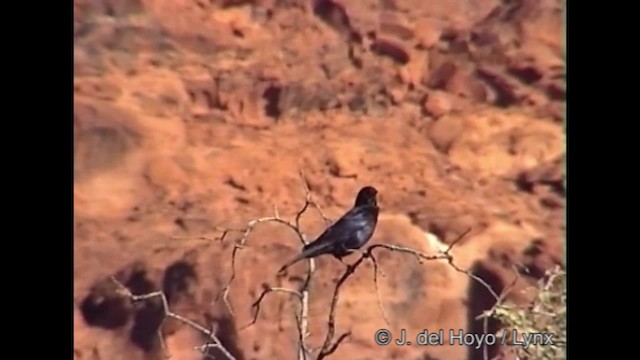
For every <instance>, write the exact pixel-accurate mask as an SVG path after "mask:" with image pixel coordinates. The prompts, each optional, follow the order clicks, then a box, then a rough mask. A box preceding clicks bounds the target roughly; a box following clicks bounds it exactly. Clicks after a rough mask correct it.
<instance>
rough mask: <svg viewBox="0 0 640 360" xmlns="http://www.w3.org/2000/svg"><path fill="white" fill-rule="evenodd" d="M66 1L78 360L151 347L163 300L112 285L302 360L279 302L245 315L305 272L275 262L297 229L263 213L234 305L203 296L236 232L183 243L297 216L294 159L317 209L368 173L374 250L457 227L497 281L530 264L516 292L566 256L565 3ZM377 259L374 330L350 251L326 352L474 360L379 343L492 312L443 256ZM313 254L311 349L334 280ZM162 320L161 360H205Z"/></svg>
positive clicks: (365, 280) (252, 346)
mask: <svg viewBox="0 0 640 360" xmlns="http://www.w3.org/2000/svg"><path fill="white" fill-rule="evenodd" d="M74 10H75V11H74V14H75V16H74V32H75V49H74V50H75V51H74V60H75V65H74V68H75V80H74V89H75V99H74V110H75V111H74V138H75V159H74V160H75V168H74V174H75V191H74V200H75V201H74V203H75V224H74V225H75V245H74V252H75V259H74V260H75V261H74V271H75V282H74V299H75V313H74V317H75V319H74V320H75V323H74V329H75V339H74V348H75V359H92V360H93V359H103V360H107V359H109V360H114V359H116V360H117V359H127V360H135V359H161V358H162V357H163V354H162V350H161V347H160V343H159V342H158V338H157V336H155V328H156V327H157V324H158V323H159V321H160V320H161V317H160V315H161V307H160V304H159V303H157V302H149V303H145V304H136V305H135V306H132V305H131V304H130V303H128V302H126V301H122V299H121V298H120V297H118V296H117V295H116V289H115V287H114V285H113V283H111V282H110V281H108V278H109V277H110V276H116V277H117V278H118V279H120V280H122V281H123V282H124V283H125V284H126V285H127V286H128V287H129V288H130V289H132V291H134V292H135V293H139V294H142V293H146V292H150V291H156V290H163V291H165V293H166V294H167V295H168V298H169V301H170V304H171V307H172V310H173V311H175V312H176V313H179V314H181V315H184V316H186V317H188V318H190V319H193V320H194V321H197V322H199V323H201V324H205V325H207V326H208V325H210V324H212V323H213V324H216V328H217V333H218V335H219V337H220V338H221V340H222V341H223V343H224V344H225V346H226V347H227V348H228V349H229V350H230V351H231V352H232V353H233V354H234V355H235V356H236V357H237V358H238V359H293V358H296V357H297V349H296V342H297V332H296V327H295V322H294V320H295V319H294V317H293V309H294V306H295V304H296V303H295V301H294V299H292V298H290V297H288V296H287V295H285V294H272V295H271V296H269V297H268V298H267V299H266V300H265V301H264V302H263V303H262V309H261V313H260V317H259V319H258V321H257V323H256V324H255V325H253V326H251V327H247V328H243V327H244V325H246V324H247V323H248V322H249V321H250V320H251V318H252V312H251V304H252V303H253V301H254V300H255V299H256V297H257V296H258V295H259V293H260V292H261V289H262V286H263V284H265V283H267V284H269V285H272V286H286V285H291V286H296V284H298V282H297V280H296V276H302V275H303V274H304V271H305V269H306V264H305V263H304V262H301V263H299V264H296V265H295V266H293V267H292V268H291V269H289V270H288V275H287V276H286V277H285V278H282V279H278V278H277V277H276V275H275V274H276V271H277V269H278V268H279V267H280V266H281V265H282V263H283V261H284V260H285V259H287V258H288V257H290V256H292V255H293V254H294V253H295V252H296V251H299V247H300V244H299V243H298V242H297V240H296V238H295V236H294V234H292V233H291V232H290V230H289V229H287V228H284V227H282V226H279V225H277V224H264V225H260V226H258V227H257V228H256V230H255V232H253V233H252V235H251V236H250V237H249V240H248V243H247V247H245V248H244V249H242V250H241V251H240V252H239V256H238V258H237V261H236V270H237V271H236V279H235V281H234V283H233V285H232V287H231V291H230V297H229V299H230V302H231V304H232V305H233V308H234V310H235V315H232V314H230V313H229V312H228V310H227V308H226V306H225V305H224V303H223V302H222V301H216V295H217V294H218V293H219V292H220V290H221V289H222V288H223V287H224V285H225V283H226V281H227V280H228V278H229V276H231V270H230V269H231V263H230V262H231V261H230V260H231V258H230V254H231V251H232V249H233V241H234V240H237V239H238V237H239V235H238V234H235V233H233V234H231V235H230V236H229V237H226V238H225V239H224V240H223V241H213V240H205V239H198V238H197V237H201V236H204V237H206V238H209V239H213V238H215V237H217V236H219V235H220V232H219V231H216V226H222V227H230V228H242V227H243V226H244V225H246V223H247V222H248V221H250V220H251V219H254V218H259V217H264V216H270V215H273V211H274V206H277V208H278V211H279V213H280V214H283V216H284V215H287V216H288V215H290V214H295V212H296V211H297V210H298V209H299V208H300V206H301V205H302V204H303V203H304V190H303V187H302V185H301V181H300V178H299V175H298V171H299V170H302V171H304V173H305V174H306V177H307V178H308V180H309V185H310V187H311V190H312V192H313V197H314V200H315V201H316V202H317V203H318V204H319V205H320V206H322V208H323V210H324V211H325V212H326V214H327V216H328V217H330V218H332V219H336V218H337V217H338V216H340V215H341V213H342V212H343V211H344V210H346V209H347V208H348V207H349V206H351V204H352V202H353V197H354V196H355V193H356V192H357V190H358V189H359V187H361V186H363V185H366V184H372V185H374V186H376V187H377V188H378V189H379V191H380V195H379V196H380V198H379V201H380V205H381V206H382V215H381V220H380V224H379V227H378V230H377V231H376V234H375V236H374V238H373V240H372V242H380V243H390V244H397V245H401V246H407V247H412V248H415V249H417V250H421V251H423V252H425V253H427V254H435V253H436V252H437V251H438V250H442V249H444V248H446V246H447V244H449V243H451V242H452V241H454V240H455V239H456V238H457V237H458V236H459V235H460V234H462V233H463V232H464V231H465V230H467V229H468V228H469V227H471V228H472V231H471V233H470V234H469V235H468V236H467V237H465V238H464V240H463V241H461V242H460V243H459V244H458V245H457V246H455V247H454V248H453V250H452V254H453V256H454V259H455V262H456V264H457V265H458V266H459V267H461V268H464V269H470V270H472V271H474V273H475V274H476V275H477V276H479V277H481V278H482V279H483V280H485V281H486V282H487V283H489V284H490V285H491V286H492V287H493V289H494V290H495V291H497V292H499V291H501V290H502V289H503V288H505V287H506V286H508V284H510V283H511V282H512V281H513V277H514V273H513V270H512V267H513V265H514V264H516V263H521V264H524V265H526V266H528V267H529V269H530V271H529V273H528V274H522V275H521V277H520V279H519V280H518V282H517V285H516V287H515V289H514V291H512V292H511V295H510V296H509V297H508V299H509V300H511V301H515V302H517V303H525V302H526V301H528V300H529V299H530V296H531V294H530V293H529V292H527V291H525V290H526V289H527V286H528V285H529V284H531V283H532V282H533V281H535V279H536V278H539V277H540V276H541V275H542V274H543V273H544V271H545V270H546V269H549V268H550V267H552V266H553V265H554V264H561V263H562V262H563V247H562V244H563V239H564V235H563V234H564V224H563V208H564V203H565V194H564V187H563V168H562V163H563V157H564V153H565V141H564V134H563V131H562V124H561V121H562V117H563V111H564V110H563V109H564V99H565V85H564V71H565V70H564V66H565V59H564V50H563V47H562V45H563V38H562V7H561V2H560V1H551V0H544V1H530V0H516V1H509V2H500V1H497V0H496V1H492V0H477V1H467V0H464V1H462V0H456V1H446V2H424V1H418V0H405V1H398V0H386V1H378V0H376V1H373V0H362V1H345V0H343V1H337V0H336V1H320V0H318V1H297V0H284V1H282V0H278V1H269V0H263V1H230V0H226V1H222V0H220V1H199V0H198V1H188V0H179V1H168V2H167V1H156V0H137V1H124V0H101V1H81V0H76V1H74ZM302 225H303V229H304V231H305V232H306V233H307V234H308V236H309V237H314V236H316V235H318V234H319V233H320V232H321V231H322V228H323V226H324V223H323V221H322V219H321V218H320V217H319V216H318V215H317V213H316V212H314V211H310V212H309V213H307V214H306V215H305V216H304V218H303V221H302ZM428 233H430V234H433V235H435V236H436V237H437V238H438V239H439V240H440V241H441V242H440V241H438V240H435V237H434V236H433V235H429V236H427V234H428ZM353 259H355V257H354V258H353ZM377 259H378V262H379V265H380V268H381V271H382V273H383V274H384V276H382V275H380V276H379V279H378V282H379V291H380V298H381V300H382V301H381V302H382V307H383V309H384V312H385V314H386V315H387V317H388V319H389V321H390V324H387V323H385V320H384V317H383V316H382V311H381V309H380V306H379V304H378V300H377V296H376V291H375V288H374V285H373V266H372V264H371V263H368V262H367V263H365V264H363V265H362V266H361V267H359V268H358V270H357V272H356V273H355V274H354V275H353V276H352V277H351V278H349V280H347V282H346V283H345V285H344V287H343V288H342V291H341V297H340V301H339V304H338V308H337V313H336V324H337V332H338V333H342V332H345V331H351V334H352V335H351V336H350V337H349V338H348V339H347V340H346V341H345V342H344V343H343V344H342V345H341V346H340V347H339V349H338V350H337V351H336V352H335V353H334V354H333V358H335V359H380V358H388V359H426V358H429V359H463V358H469V359H475V358H481V354H479V353H477V352H476V351H475V350H473V349H470V348H467V347H465V346H438V347H417V346H412V347H407V346H405V347H398V346H395V345H388V346H386V347H381V346H378V345H376V344H375V342H374V338H373V336H374V333H375V331H376V330H377V329H380V328H387V329H389V330H390V331H391V332H392V333H394V334H399V331H400V329H406V331H407V334H417V333H418V332H420V331H422V330H424V329H429V330H430V331H433V330H438V329H441V328H442V329H445V333H446V334H448V330H449V329H455V330H457V329H463V330H465V331H479V329H480V328H479V327H478V326H479V325H478V322H477V321H475V320H473V319H474V318H475V316H477V315H478V314H480V313H481V312H482V311H484V310H486V309H488V308H490V307H491V306H492V305H493V301H492V298H491V296H490V295H489V294H488V292H487V291H486V290H485V289H483V288H480V287H478V285H477V284H476V283H475V282H473V281H472V280H470V278H469V277H467V276H466V275H464V274H461V273H459V272H456V271H455V270H454V269H453V268H452V267H450V266H449V265H447V263H446V262H441V261H430V262H425V263H424V264H419V263H418V261H416V259H415V257H413V256H410V255H405V254H399V253H390V252H386V251H379V252H378V253H377ZM347 261H351V260H347ZM317 263H318V270H317V272H316V275H315V278H314V281H313V283H312V286H311V304H310V316H309V321H310V335H309V344H310V346H311V347H316V346H320V345H321V344H322V341H323V340H324V336H325V332H326V319H327V315H328V309H329V305H330V300H331V299H330V293H331V292H332V290H333V286H334V283H335V280H336V279H337V278H338V277H339V276H340V274H341V272H342V271H343V270H344V266H343V265H342V264H340V263H339V262H338V261H337V260H335V259H333V258H331V257H326V258H325V257H322V258H319V259H318V262H317ZM492 326H497V325H496V324H492ZM163 331H164V335H165V339H166V340H165V342H166V347H167V350H168V351H169V353H170V354H171V356H172V359H174V360H175V359H202V358H203V356H202V354H200V353H198V352H197V351H195V350H194V347H195V346H198V345H201V344H203V343H204V341H205V340H204V339H203V338H202V337H201V336H200V335H199V334H197V333H195V332H194V331H193V330H192V329H190V328H188V327H185V326H184V325H181V324H179V323H176V322H175V321H173V320H170V321H169V320H168V321H167V322H165V324H164V327H163ZM445 341H446V342H448V338H445ZM499 350H500V349H497V348H495V349H492V350H491V351H492V353H497V352H498V351H499ZM479 356H480V357H479Z"/></svg>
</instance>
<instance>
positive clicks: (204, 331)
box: [111, 277, 236, 360]
mask: <svg viewBox="0 0 640 360" xmlns="http://www.w3.org/2000/svg"><path fill="white" fill-rule="evenodd" d="M111 280H112V281H113V282H114V283H115V284H116V285H117V286H118V287H119V288H120V294H121V295H123V296H126V297H128V298H129V299H131V301H133V302H138V301H145V300H150V299H153V298H160V300H161V301H162V309H163V312H164V318H163V322H164V319H166V318H172V319H176V320H178V321H179V322H181V323H183V324H186V325H188V326H190V327H191V328H193V329H195V330H197V331H199V332H200V333H202V334H204V335H205V336H207V337H208V338H209V339H210V340H211V341H212V343H211V344H208V345H205V346H203V347H201V348H202V349H205V350H206V348H209V347H215V348H217V349H218V350H220V352H222V353H223V354H224V355H225V356H226V357H227V359H229V360H236V358H235V357H234V356H233V355H231V353H230V352H229V351H228V350H227V349H225V348H224V346H222V343H221V342H220V339H218V337H217V336H216V335H215V332H214V331H212V330H208V329H206V328H205V327H203V326H202V325H200V324H198V323H196V322H194V321H192V320H189V319H187V318H185V317H183V316H181V315H178V314H176V313H174V312H172V311H171V310H170V308H169V303H168V301H167V297H166V296H165V294H164V293H163V292H162V291H156V292H152V293H149V294H144V295H134V294H133V293H132V292H131V290H129V289H128V288H127V287H126V286H124V285H123V284H122V283H121V282H119V281H118V280H117V279H116V278H115V277H111ZM161 328H162V324H160V327H159V328H158V332H160V331H161ZM160 336H162V335H161V334H160ZM163 342H164V340H163Z"/></svg>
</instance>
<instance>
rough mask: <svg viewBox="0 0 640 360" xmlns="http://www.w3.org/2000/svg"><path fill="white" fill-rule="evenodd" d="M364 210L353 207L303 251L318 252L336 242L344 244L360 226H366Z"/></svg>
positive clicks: (332, 245) (307, 252)
mask: <svg viewBox="0 0 640 360" xmlns="http://www.w3.org/2000/svg"><path fill="white" fill-rule="evenodd" d="M366 215H367V214H366V211H365V209H363V208H359V207H355V208H352V209H351V210H349V211H348V212H347V213H346V214H344V215H343V216H342V217H341V218H340V219H338V221H336V222H335V223H333V224H332V225H331V226H329V227H328V228H327V229H326V230H325V231H324V232H323V233H322V234H320V236H318V238H317V239H316V240H315V241H313V242H312V243H310V244H308V245H307V246H305V247H304V249H303V253H305V254H309V253H318V252H322V250H325V249H330V248H332V247H334V246H335V245H336V244H345V243H346V242H347V241H348V240H349V239H350V238H351V237H353V235H354V234H355V233H356V232H358V231H359V230H360V229H361V228H363V227H365V226H367V216H366Z"/></svg>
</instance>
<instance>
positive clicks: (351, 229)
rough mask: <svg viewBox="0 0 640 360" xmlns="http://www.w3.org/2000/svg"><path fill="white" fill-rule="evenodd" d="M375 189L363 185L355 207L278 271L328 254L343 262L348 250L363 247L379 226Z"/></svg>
mask: <svg viewBox="0 0 640 360" xmlns="http://www.w3.org/2000/svg"><path fill="white" fill-rule="evenodd" d="M377 194H378V190H376V188H374V187H373V186H365V187H363V188H362V189H360V191H359V192H358V196H357V197H356V201H355V204H354V206H353V208H351V210H349V211H348V212H347V213H346V214H344V215H343V216H342V217H341V218H340V219H338V221H336V222H335V223H333V224H332V225H331V226H329V227H328V228H327V229H326V230H325V231H324V232H323V233H322V234H321V235H320V236H319V237H318V238H317V239H316V240H315V241H313V242H311V243H309V244H307V245H306V246H304V247H303V248H302V253H300V254H299V255H298V256H296V257H295V258H293V259H291V260H290V261H289V262H287V263H286V264H285V265H283V266H282V267H281V268H280V270H279V271H278V272H282V271H284V270H285V269H286V268H288V267H289V266H291V265H293V264H295V263H297V262H298V261H300V260H303V259H308V258H313V257H317V256H320V255H324V254H331V255H333V256H334V257H335V258H336V259H338V260H340V261H341V262H342V258H343V257H344V256H346V255H348V254H350V253H351V252H352V251H351V250H356V249H360V248H361V247H362V246H364V245H365V244H366V243H367V242H368V241H369V239H371V236H372V235H373V232H374V230H375V228H376V224H377V223H378V213H379V211H380V209H379V208H378V203H377V200H376V195H377Z"/></svg>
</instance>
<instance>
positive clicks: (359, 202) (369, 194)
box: [356, 186, 378, 206]
mask: <svg viewBox="0 0 640 360" xmlns="http://www.w3.org/2000/svg"><path fill="white" fill-rule="evenodd" d="M377 194H378V190H377V189H376V188H374V187H373V186H365V187H363V188H362V189H360V191H358V196H357V197H356V206H363V205H375V206H377V205H378V202H377V200H376V195H377Z"/></svg>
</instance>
